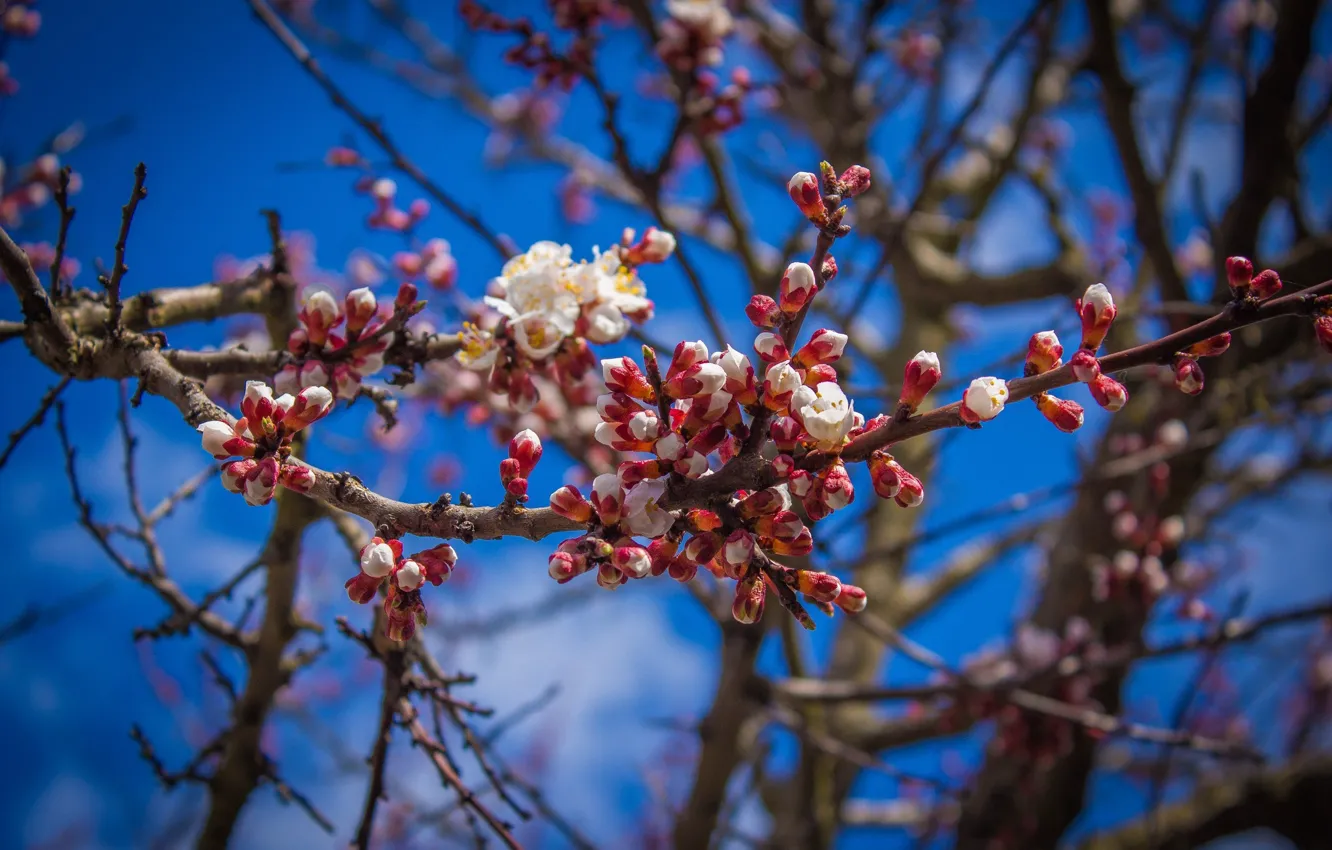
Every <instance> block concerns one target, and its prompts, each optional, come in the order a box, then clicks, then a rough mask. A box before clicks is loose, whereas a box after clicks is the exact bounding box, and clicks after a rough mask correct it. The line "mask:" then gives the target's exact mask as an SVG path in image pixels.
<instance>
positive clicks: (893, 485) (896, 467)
mask: <svg viewBox="0 0 1332 850" xmlns="http://www.w3.org/2000/svg"><path fill="white" fill-rule="evenodd" d="M869 472H870V483H871V484H873V485H874V493H875V495H877V496H878V497H879V498H881V499H891V498H894V497H895V496H897V493H898V491H900V490H901V489H902V475H903V474H904V473H905V472H906V470H905V469H903V468H902V465H901V464H900V463H898V462H897V461H895V460H893V456H892V455H890V454H888V453H887V452H885V451H884V450H883V449H877V450H875V451H874V452H872V453H871V454H870V457H869Z"/></svg>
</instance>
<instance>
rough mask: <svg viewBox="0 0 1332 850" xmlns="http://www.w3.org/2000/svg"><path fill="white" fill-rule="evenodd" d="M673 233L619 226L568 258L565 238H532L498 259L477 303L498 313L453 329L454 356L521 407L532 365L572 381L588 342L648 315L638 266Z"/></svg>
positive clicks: (670, 248) (528, 398) (668, 246)
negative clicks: (584, 253) (608, 238)
mask: <svg viewBox="0 0 1332 850" xmlns="http://www.w3.org/2000/svg"><path fill="white" fill-rule="evenodd" d="M674 251H675V237H674V236H673V235H671V234H670V233H668V232H667V231H664V230H658V229H656V228H652V227H650V228H648V229H647V231H646V232H644V234H643V236H642V238H641V239H639V240H638V241H634V233H633V231H632V230H626V231H625V233H624V236H623V238H622V240H621V243H620V244H619V245H617V246H615V247H613V248H611V249H610V250H608V251H604V252H603V251H600V250H598V249H594V258H593V259H592V260H590V261H583V262H577V263H576V262H574V261H573V260H572V259H571V249H570V247H569V246H568V245H560V244H557V243H555V242H538V243H536V244H535V245H533V246H532V247H531V248H530V249H529V250H528V251H527V252H526V253H524V254H521V255H519V256H517V257H514V258H513V259H511V260H509V261H508V262H507V263H505V264H504V268H503V270H502V271H501V273H500V276H499V277H497V278H495V280H493V281H492V282H491V289H492V293H491V294H490V295H488V296H486V299H485V303H486V304H487V305H489V306H490V307H491V308H493V309H494V310H495V311H496V312H497V313H498V315H499V320H498V322H497V323H496V324H495V325H494V326H493V327H492V328H482V327H479V326H478V325H474V324H468V325H466V326H464V328H463V330H462V331H461V332H460V333H459V339H460V341H461V343H462V350H461V351H459V352H458V355H457V357H458V361H459V362H460V363H462V364H463V365H464V366H466V367H468V368H469V369H474V370H476V371H478V372H486V373H488V375H489V384H490V388H491V391H492V392H494V393H496V394H505V395H507V396H508V398H509V401H510V404H511V405H512V406H513V407H514V409H516V410H518V411H520V412H525V411H527V410H530V409H531V408H532V406H533V405H534V404H535V403H536V400H537V390H536V383H535V381H534V373H541V372H544V371H554V372H556V373H557V374H558V376H559V379H560V380H561V382H563V381H566V380H567V381H577V380H578V379H579V378H581V377H582V376H583V375H584V374H585V373H586V372H587V371H588V370H589V369H590V368H591V367H592V366H593V365H594V364H595V362H596V361H595V360H594V359H593V357H592V354H591V351H590V350H589V348H588V345H587V344H588V342H593V343H609V342H616V341H618V340H620V339H623V338H624V336H625V334H627V333H628V332H629V327H630V322H631V321H633V322H644V321H647V320H648V319H650V318H651V317H652V311H653V305H652V302H651V301H650V300H649V299H648V298H647V294H646V293H647V290H646V288H645V287H644V285H643V282H642V281H641V280H640V279H639V277H638V268H639V267H640V266H642V265H645V264H648V263H660V262H663V261H665V260H666V259H667V258H668V257H670V256H671V254H672V253H673V252H674Z"/></svg>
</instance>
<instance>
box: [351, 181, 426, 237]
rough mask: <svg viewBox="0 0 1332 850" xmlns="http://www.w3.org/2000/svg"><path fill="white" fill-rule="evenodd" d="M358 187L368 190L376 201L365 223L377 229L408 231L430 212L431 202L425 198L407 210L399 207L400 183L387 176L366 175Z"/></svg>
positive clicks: (409, 205) (412, 204)
mask: <svg viewBox="0 0 1332 850" xmlns="http://www.w3.org/2000/svg"><path fill="white" fill-rule="evenodd" d="M357 188H358V189H361V190H362V191H365V192H367V193H368V194H369V195H370V198H371V200H372V201H374V209H372V210H371V211H370V215H368V216H367V217H366V219H365V223H366V225H367V226H369V227H371V228H374V229H376V230H393V231H396V232H399V233H406V232H407V231H409V230H411V229H412V228H414V227H416V225H418V224H420V223H421V219H423V218H425V217H426V216H427V215H428V214H429V213H430V202H429V201H427V200H426V199H425V198H417V199H416V200H414V201H412V202H411V203H410V204H408V205H407V209H405V210H404V209H399V208H398V206H397V202H396V201H397V196H398V184H397V183H395V182H393V181H392V180H390V179H389V178H387V177H380V178H378V179H374V178H370V177H366V178H364V179H362V180H361V181H359V182H358V183H357Z"/></svg>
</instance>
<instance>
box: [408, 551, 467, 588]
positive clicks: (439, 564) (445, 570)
mask: <svg viewBox="0 0 1332 850" xmlns="http://www.w3.org/2000/svg"><path fill="white" fill-rule="evenodd" d="M412 560H414V561H416V563H418V564H420V566H421V569H422V570H424V571H425V580H426V581H428V582H430V583H431V584H433V585H434V586H435V587H439V586H440V585H441V584H443V583H444V582H446V581H448V580H449V575H450V574H452V572H453V568H454V566H455V565H456V564H457V563H458V553H457V552H456V551H454V549H453V547H452V546H450V545H449V544H447V543H441V544H439V545H438V546H434V547H432V548H430V549H427V550H425V551H424V552H417V553H416V554H415V555H413V556H412Z"/></svg>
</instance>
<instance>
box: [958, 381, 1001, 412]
mask: <svg viewBox="0 0 1332 850" xmlns="http://www.w3.org/2000/svg"><path fill="white" fill-rule="evenodd" d="M962 398H963V401H964V403H965V404H966V406H967V408H968V409H970V410H971V412H972V413H974V414H976V418H977V419H980V420H982V421H984V420H987V419H993V418H994V417H996V416H998V415H999V414H1000V413H1001V412H1002V411H1003V409H1004V404H1005V403H1006V402H1007V401H1008V384H1007V383H1006V382H1005V381H1003V380H1002V379H1000V378H989V377H987V378H977V379H976V380H974V381H972V382H971V386H969V387H967V391H966V392H965V393H964V394H963V396H962Z"/></svg>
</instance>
